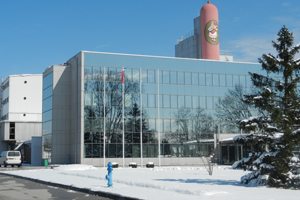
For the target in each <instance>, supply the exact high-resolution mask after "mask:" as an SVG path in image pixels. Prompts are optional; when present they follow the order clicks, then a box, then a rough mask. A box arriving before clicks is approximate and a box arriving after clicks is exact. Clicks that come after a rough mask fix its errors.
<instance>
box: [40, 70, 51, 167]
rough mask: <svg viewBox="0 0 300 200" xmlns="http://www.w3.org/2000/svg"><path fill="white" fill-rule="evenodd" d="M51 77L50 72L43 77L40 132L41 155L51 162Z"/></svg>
mask: <svg viewBox="0 0 300 200" xmlns="http://www.w3.org/2000/svg"><path fill="white" fill-rule="evenodd" d="M52 79H53V74H52V73H50V74H48V75H47V76H45V77H44V78H43V115H42V118H43V133H42V156H43V159H48V161H49V162H51V146H52V90H53V87H52V84H53V83H52Z"/></svg>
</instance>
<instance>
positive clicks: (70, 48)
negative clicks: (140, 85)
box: [0, 0, 300, 79]
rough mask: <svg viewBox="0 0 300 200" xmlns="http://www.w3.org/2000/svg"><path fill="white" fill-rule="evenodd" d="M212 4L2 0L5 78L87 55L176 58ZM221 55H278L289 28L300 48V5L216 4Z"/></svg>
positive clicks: (251, 58)
mask: <svg viewBox="0 0 300 200" xmlns="http://www.w3.org/2000/svg"><path fill="white" fill-rule="evenodd" d="M206 2H207V1H206V0H205V1H204V0H51V1H46V0H0V77H3V78H4V79H5V78H7V76H8V75H13V74H39V73H43V72H44V70H45V69H46V68H47V67H48V66H51V65H54V64H61V63H64V62H66V61H67V60H68V59H70V58H71V57H73V56H74V55H75V54H77V53H78V52H80V51H82V50H87V51H100V52H112V53H126V54H140V55H155V56H167V57H174V56H175V44H176V39H178V38H179V37H180V36H181V35H184V34H185V33H187V32H190V31H192V30H193V19H194V18H195V17H197V16H198V15H199V13H200V9H201V7H202V6H203V5H204V3H206ZM211 3H212V4H214V5H216V6H217V8H218V10H219V31H220V49H221V50H226V49H227V50H229V51H231V52H232V55H233V57H234V60H235V61H243V62H257V58H258V57H261V55H262V54H263V53H269V52H274V50H273V48H272V44H271V41H272V40H274V39H276V35H277V33H278V31H279V30H280V29H281V28H282V26H283V25H285V26H286V27H287V28H288V29H289V30H290V31H291V32H293V33H294V37H295V43H300V1H299V0H250V1H245V0H211Z"/></svg>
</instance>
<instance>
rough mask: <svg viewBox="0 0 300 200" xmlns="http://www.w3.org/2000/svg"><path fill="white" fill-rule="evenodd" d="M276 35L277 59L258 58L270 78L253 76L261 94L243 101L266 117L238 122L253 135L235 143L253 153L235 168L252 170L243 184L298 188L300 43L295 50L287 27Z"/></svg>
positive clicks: (247, 96)
mask: <svg viewBox="0 0 300 200" xmlns="http://www.w3.org/2000/svg"><path fill="white" fill-rule="evenodd" d="M277 35H278V38H277V42H274V41H272V43H273V47H274V48H275V49H276V51H277V53H278V54H277V56H274V55H272V54H270V53H269V54H263V56H262V58H259V63H261V64H262V69H263V70H264V71H266V72H267V75H266V76H265V75H261V74H257V73H250V75H251V80H252V83H253V85H254V87H255V88H256V89H257V91H258V92H257V93H256V94H250V95H245V99H244V101H245V102H246V103H248V104H249V105H254V106H255V107H256V108H257V109H259V110H260V111H261V112H260V113H263V114H260V116H257V117H250V118H248V119H244V120H240V121H239V124H240V127H241V128H242V129H244V130H246V131H251V134H249V135H242V136H238V137H235V141H236V142H237V143H239V144H243V145H249V146H251V147H252V152H251V153H249V157H248V158H246V159H245V160H241V161H238V162H236V163H235V164H234V165H233V167H234V168H243V169H245V170H252V172H251V173H249V174H248V175H245V176H244V177H242V179H241V180H242V183H244V184H249V183H250V184H252V183H256V184H265V185H269V186H271V187H293V188H298V189H299V188H300V176H299V175H297V174H295V171H296V169H297V167H299V166H300V165H299V163H300V162H299V158H296V157H294V155H293V151H294V149H295V146H296V145H298V142H299V139H300V102H299V100H300V98H299V95H300V94H299V90H298V88H297V83H299V80H300V78H299V70H300V59H297V60H294V57H295V55H296V53H298V52H299V49H300V44H298V45H296V46H294V47H293V40H294V38H293V34H292V33H291V32H289V31H288V29H287V28H286V27H285V26H283V28H282V29H281V30H280V31H279V32H278V34H277Z"/></svg>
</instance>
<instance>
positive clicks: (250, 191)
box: [2, 165, 300, 200]
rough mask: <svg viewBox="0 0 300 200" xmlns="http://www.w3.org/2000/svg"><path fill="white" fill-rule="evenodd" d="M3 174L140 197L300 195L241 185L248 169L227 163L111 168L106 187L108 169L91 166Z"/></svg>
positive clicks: (262, 199) (273, 198)
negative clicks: (109, 184) (209, 167)
mask: <svg viewBox="0 0 300 200" xmlns="http://www.w3.org/2000/svg"><path fill="white" fill-rule="evenodd" d="M2 173H7V174H13V175H18V176H23V177H30V178H33V179H38V180H44V181H47V182H53V183H59V184H63V185H72V186H74V187H78V188H89V189H90V190H93V191H103V192H108V193H113V194H119V195H123V196H127V197H136V198H140V199H164V200H168V199H170V200H175V199H180V200H182V199H189V200H193V199H195V200H196V199H197V200H199V199H201V200H205V199H209V200H215V199H216V200H220V199H222V200H227V199H228V200H229V199H230V200H235V199H236V200H240V199H243V200H250V199H251V200H253V199H255V200H277V199H278V200H279V199H280V200H284V199H297V198H299V195H300V191H298V190H285V189H274V188H268V187H253V186H252V187H249V186H245V185H242V184H240V178H241V176H243V175H245V174H246V173H249V172H244V171H242V170H233V169H231V168H230V167H226V166H215V167H214V172H213V175H212V176H210V175H208V172H207V171H206V169H205V168H204V167H160V168H159V167H155V168H153V169H150V168H114V169H113V186H112V187H107V180H106V179H105V175H106V174H107V169H106V168H95V167H93V166H91V165H61V166H59V167H55V168H54V169H50V168H49V167H48V169H35V170H10V171H2Z"/></svg>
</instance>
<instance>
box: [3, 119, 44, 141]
mask: <svg viewBox="0 0 300 200" xmlns="http://www.w3.org/2000/svg"><path fill="white" fill-rule="evenodd" d="M32 136H42V122H20V123H15V140H16V142H24V141H26V140H31V137H32ZM8 137H9V134H8Z"/></svg>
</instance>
